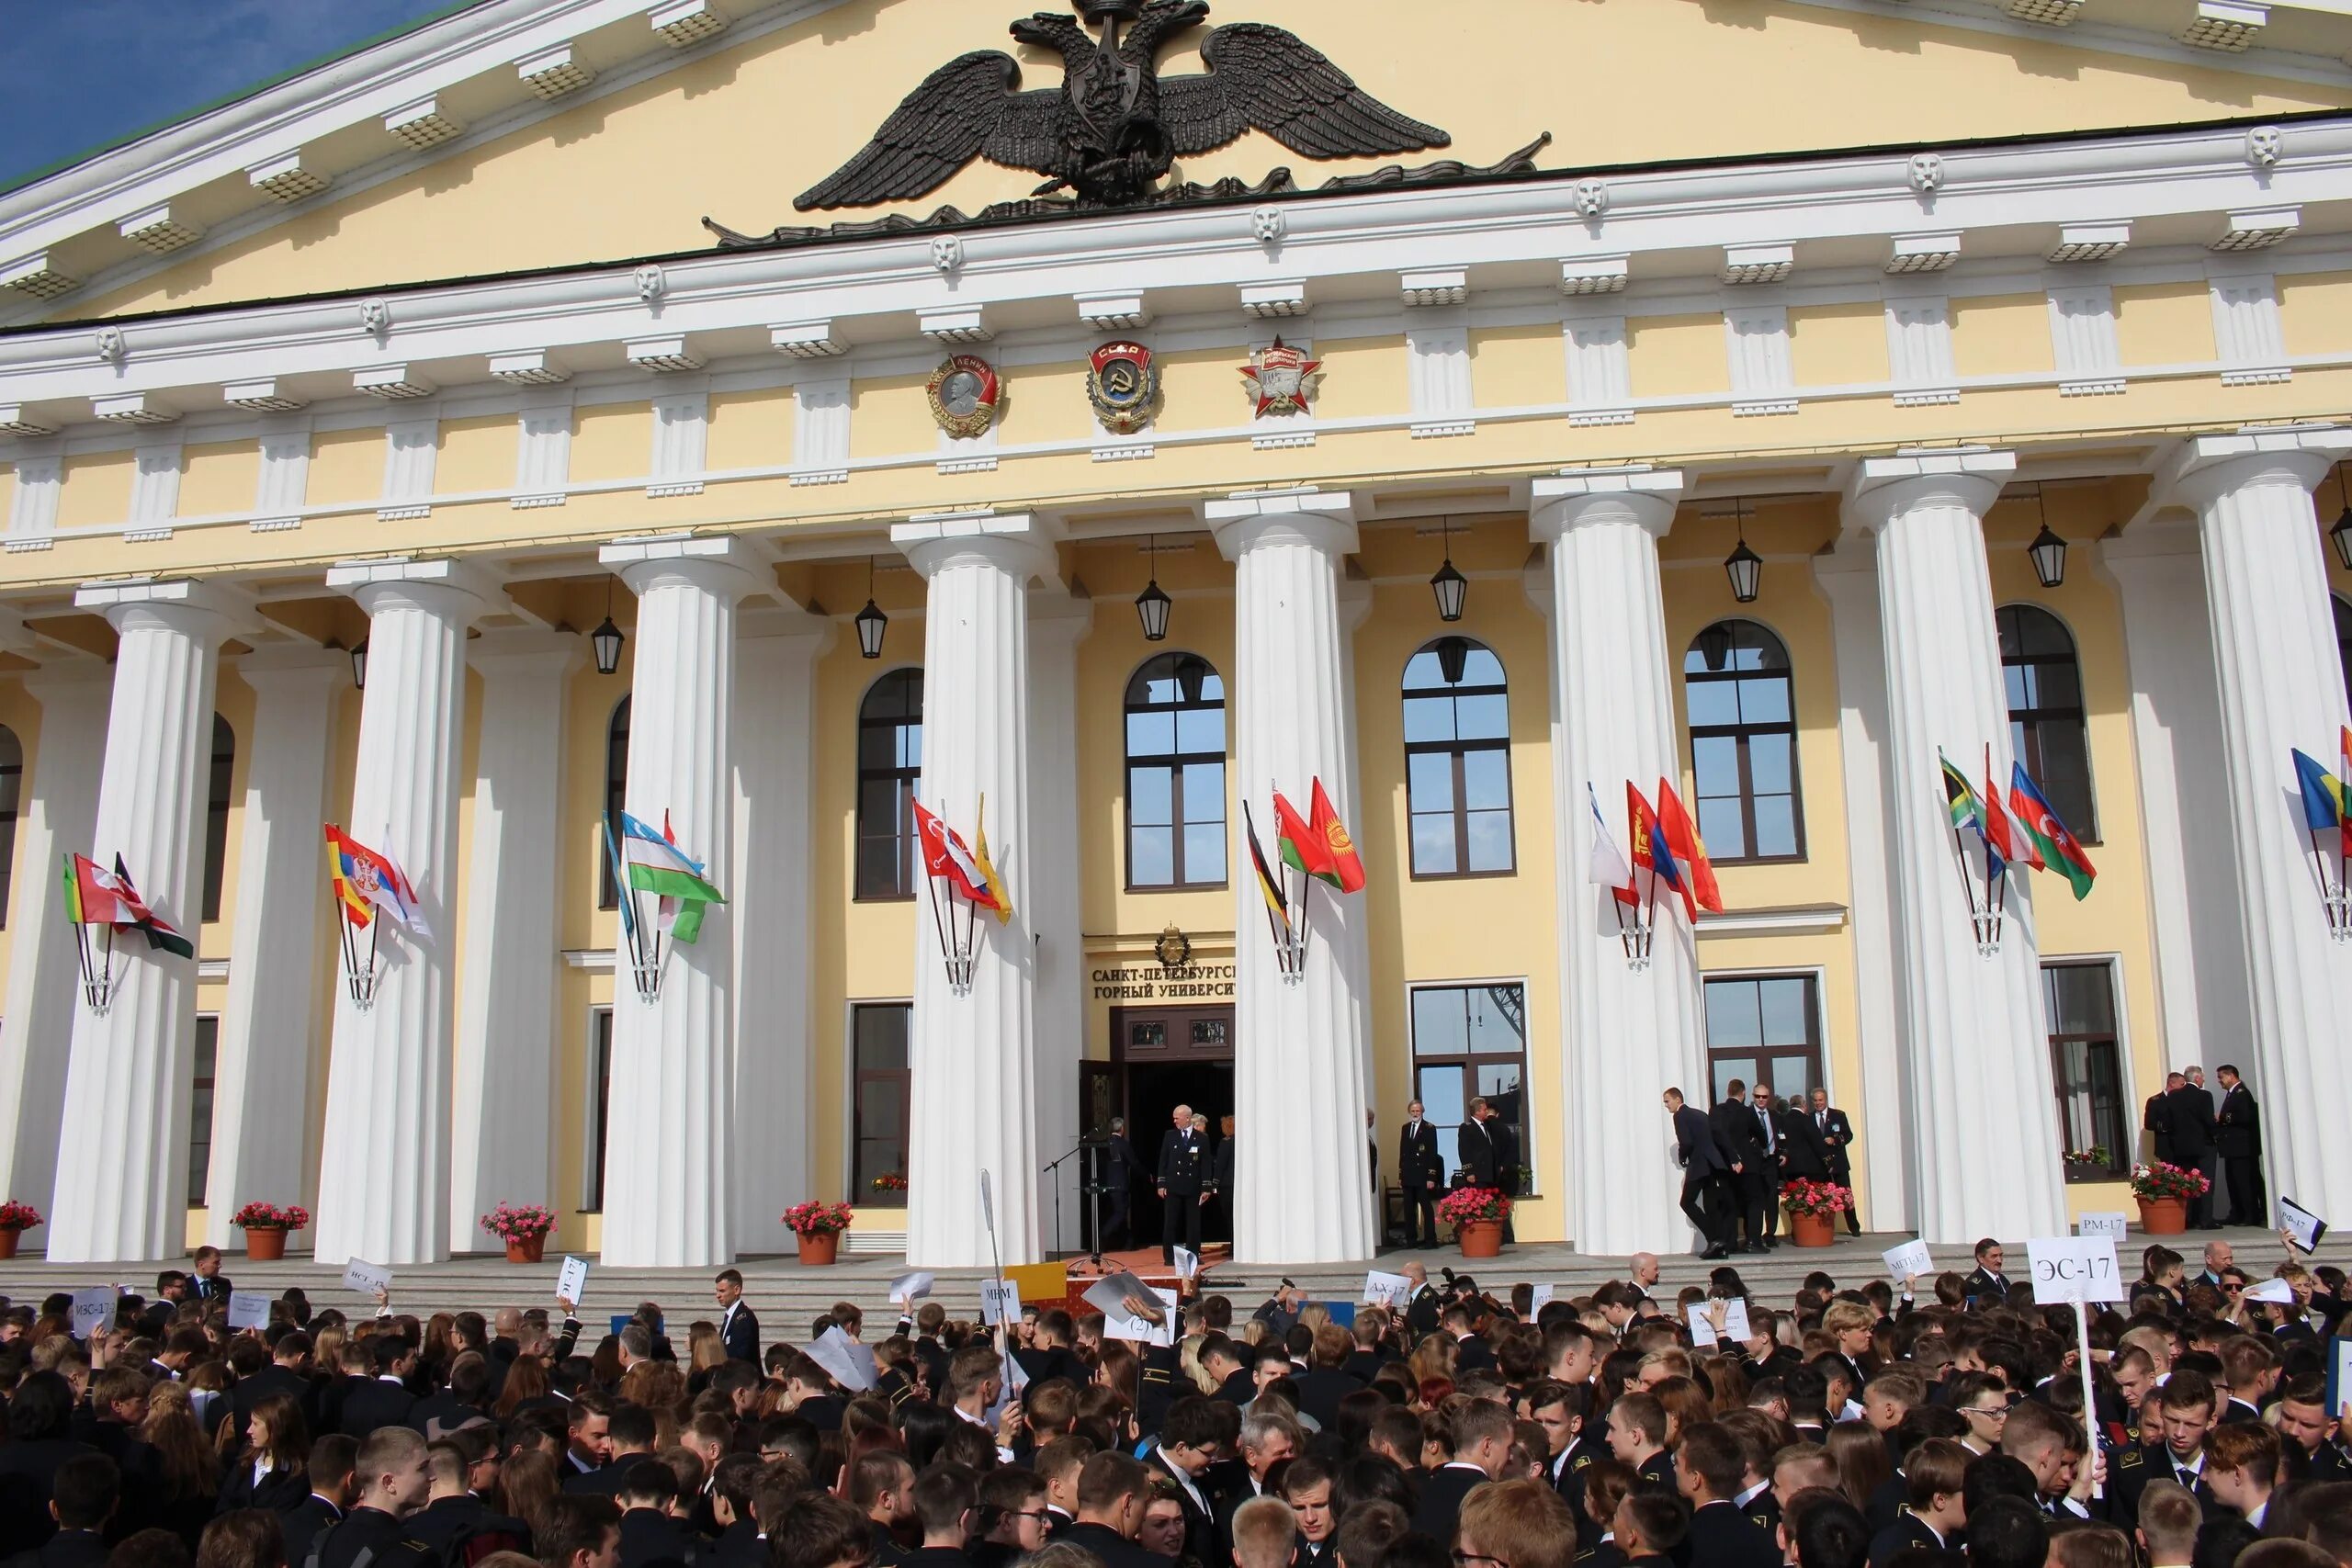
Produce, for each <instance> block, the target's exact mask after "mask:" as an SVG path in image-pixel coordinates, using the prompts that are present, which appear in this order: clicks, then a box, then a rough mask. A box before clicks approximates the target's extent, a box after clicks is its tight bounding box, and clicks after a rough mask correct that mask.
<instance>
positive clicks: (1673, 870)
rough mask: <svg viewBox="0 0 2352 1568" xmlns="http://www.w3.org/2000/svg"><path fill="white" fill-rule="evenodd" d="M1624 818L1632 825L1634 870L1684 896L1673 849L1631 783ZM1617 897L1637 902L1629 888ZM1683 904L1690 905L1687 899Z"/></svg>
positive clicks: (1625, 901) (1679, 871) (1628, 782)
mask: <svg viewBox="0 0 2352 1568" xmlns="http://www.w3.org/2000/svg"><path fill="white" fill-rule="evenodd" d="M1625 815H1626V817H1627V818H1628V819H1630V820H1631V822H1632V823H1633V834H1634V870H1635V871H1636V872H1642V871H1646V872H1648V873H1649V874H1651V876H1653V877H1655V878H1656V879H1657V881H1659V882H1663V883H1665V884H1666V885H1667V886H1668V887H1671V888H1673V889H1674V890H1675V891H1676V892H1677V893H1680V892H1682V890H1683V888H1682V867H1681V865H1680V863H1678V862H1677V861H1676V860H1675V858H1674V849H1673V846H1672V845H1670V844H1668V842H1667V840H1666V833H1665V831H1664V829H1661V828H1659V826H1658V820H1657V812H1655V811H1652V810H1651V809H1650V803H1649V802H1648V801H1646V800H1644V799H1643V798H1642V792H1641V791H1640V790H1637V789H1635V788H1634V781H1633V780H1631V779H1627V780H1626V781H1625ZM1618 897H1619V899H1620V900H1621V901H1622V902H1623V903H1627V904H1631V903H1634V902H1636V901H1637V898H1638V894H1637V892H1636V890H1635V889H1634V888H1633V887H1627V888H1626V889H1625V890H1624V891H1623V893H1621V894H1619V895H1618ZM1684 901H1685V902H1686V903H1687V902H1688V901H1689V900H1688V897H1687V896H1686V897H1685V900H1684Z"/></svg>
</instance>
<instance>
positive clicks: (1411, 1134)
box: [1397, 1100, 1445, 1247]
mask: <svg viewBox="0 0 2352 1568" xmlns="http://www.w3.org/2000/svg"><path fill="white" fill-rule="evenodd" d="M1397 1184H1398V1185H1399V1186H1400V1187H1402V1188H1403V1189H1404V1190H1405V1230H1406V1236H1405V1240H1406V1243H1407V1245H1408V1246H1412V1247H1435V1246H1436V1245H1437V1194H1438V1189H1439V1188H1441V1187H1442V1186H1444V1185H1445V1160H1444V1157H1443V1156H1441V1155H1440V1154H1439V1153H1438V1151H1437V1129H1436V1128H1435V1127H1432V1126H1430V1123H1429V1122H1428V1121H1427V1120H1425V1119H1424V1118H1423V1117H1422V1115H1421V1102H1420V1101H1419V1100H1414V1101H1413V1102H1412V1103H1411V1104H1410V1105H1408V1106H1406V1107H1405V1125H1404V1128H1403V1130H1402V1131H1401V1132H1399V1133H1398V1134H1397Z"/></svg>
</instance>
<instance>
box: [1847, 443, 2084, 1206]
mask: <svg viewBox="0 0 2352 1568" xmlns="http://www.w3.org/2000/svg"><path fill="white" fill-rule="evenodd" d="M2016 468H2017V457H2016V455H2015V454H2013V453H2008V452H1988V451H1985V450H1984V449H1982V448H1957V449H1955V448H1949V447H1947V448H1939V449H1936V450H1932V451H1921V452H1908V453H1900V454H1897V455H1896V456H1894V457H1871V458H1866V459H1864V461H1863V462H1862V464H1861V465H1860V469H1859V471H1858V472H1857V473H1856V475H1855V477H1854V479H1853V481H1852V483H1851V484H1850V485H1849V487H1848V490H1847V495H1846V513H1847V519H1848V525H1849V527H1860V528H1863V529H1867V530H1870V531H1872V532H1874V533H1876V534H1877V536H1878V581H1879V616H1880V620H1881V623H1882V626H1883V635H1884V637H1885V642H1886V697H1887V748H1886V750H1887V763H1886V767H1887V809H1888V813H1889V814H1890V815H1891V816H1892V817H1893V818H1894V888H1895V893H1896V897H1897V899H1898V902H1899V907H1900V910H1901V925H1902V945H1901V948H1900V950H1899V953H1900V958H1901V962H1902V964H1903V970H1904V998H1903V999H1904V1021H1903V1038H1904V1043H1905V1048H1906V1050H1907V1051H1908V1053H1909V1055H1910V1073H1909V1077H1908V1080H1907V1085H1906V1087H1907V1088H1908V1089H1909V1102H1910V1106H1911V1119H1910V1125H1909V1127H1908V1128H1907V1129H1905V1131H1906V1133H1907V1135H1908V1136H1909V1138H1910V1140H1911V1146H1912V1167H1913V1172H1914V1185H1913V1201H1914V1203H1915V1205H1916V1213H1915V1216H1914V1217H1915V1219H1916V1220H1917V1224H1918V1227H1919V1231H1920V1235H1921V1236H1922V1237H1923V1238H1924V1239H1925V1240H1928V1241H1930V1242H1935V1243H1939V1244H1942V1245H1946V1246H1951V1245H1953V1244H1963V1243H1969V1242H1973V1241H1974V1240H1976V1239H1977V1238H1978V1237H1979V1236H1985V1235H1996V1236H2002V1237H2005V1238H2007V1239H2010V1240H2018V1239H2022V1238H2025V1237H2029V1236H2038V1235H2064V1233H2065V1227H2066V1204H2065V1194H2064V1186H2063V1178H2062V1176H2061V1173H2060V1168H2059V1159H2058V1152H2059V1151H2058V1128H2057V1109H2056V1100H2055V1099H2054V1091H2053V1090H2052V1087H2051V1077H2050V1035H2049V1029H2048V1025H2047V1024H2046V1023H2045V1022H2044V1021H2043V1017H2042V1007H2041V958H2040V955H2039V953H2038V952H2037V944H2036V942H2035V941H2034V934H2033V921H2032V907H2031V901H2030V895H2029V893H2028V888H2027V879H2026V877H2025V876H2024V875H2021V874H2020V875H2013V876H2011V877H2010V878H2009V879H2008V899H2007V930H2006V931H2005V932H2004V934H2003V937H2002V940H2001V947H2000V951H1999V952H1998V953H1993V954H1990V955H1986V954H1983V953H1979V952H1978V951H1977V945H1976V936H1975V931H1974V928H1973V925H1972V924H1971V922H1970V919H1969V910H1968V905H1967V903H1966V902H1965V901H1964V900H1963V898H1962V888H1961V883H1960V879H1959V876H1958V874H1957V873H1955V872H1954V870H1953V860H1952V853H1953V852H1952V834H1951V821H1950V818H1949V817H1948V816H1947V815H1946V808H1945V800H1944V791H1943V784H1942V782H1941V776H1940V774H1939V771H1938V765H1937V761H1936V753H1937V750H1938V749H1939V748H1941V749H1942V750H1943V751H1944V752H1945V753H1946V754H1947V755H1949V756H1950V757H1951V760H1952V761H1953V763H1954V764H1956V765H1957V766H1959V767H1960V768H1962V770H1963V771H1965V772H1966V773H1968V775H1969V777H1970V778H1971V779H1972V780H1976V779H1977V777H1978V775H1979V774H1980V773H1982V772H1983V771H1984V765H1985V745H1986V744H1987V743H1988V742H1989V743H1990V744H1991V746H1992V748H1993V773H1994V777H1995V780H1996V782H1998V783H2000V784H2002V785H2003V787H2005V788H2006V786H2007V779H2008V776H2009V760H2010V758H2009V708H2008V700H2007V694H2006V692H2005V689H2004V687H2003V685H2002V679H2001V648H2000V643H1999V640H1998V638H1997V637H1996V633H1995V630H1994V623H1993V584H1992V577H1991V574H1990V572H1989V571H1988V570H1987V568H1986V565H1985V532H1984V527H1983V520H1984V515H1985V509H1986V508H1987V507H1989V506H1991V505H1992V504H1993V502H1994V500H1995V499H1996V497H1997V496H1999V494H2000V493H2001V485H2002V483H2003V481H2004V480H2006V479H2007V477H2008V476H2009V475H2010V474H2011V473H2012V472H2014V471H2015V470H2016ZM1980 787H1982V785H1981V781H1980ZM1979 897H1980V898H1981V897H1982V894H1981V893H1980V894H1979ZM1890 1131H1893V1129H1883V1130H1882V1132H1881V1134H1880V1135H1881V1136H1884V1135H1885V1134H1886V1132H1890Z"/></svg>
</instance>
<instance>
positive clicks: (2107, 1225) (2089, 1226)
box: [2075, 1209, 2131, 1241]
mask: <svg viewBox="0 0 2352 1568" xmlns="http://www.w3.org/2000/svg"><path fill="white" fill-rule="evenodd" d="M2091 1235H2103V1236H2105V1237H2107V1239H2108V1240H2109V1241H2121V1240H2122V1239H2123V1238H2124V1237H2126V1236H2128V1235H2131V1220H2130V1218H2129V1217H2127V1216H2126V1215H2125V1214H2123V1213H2122V1212H2121V1211H2120V1210H2109V1209H2099V1210H2094V1211H2092V1212H2090V1213H2086V1214H2084V1215H2083V1217H2082V1218H2081V1219H2079V1220H2076V1221H2075V1236H2076V1237H2077V1238H2080V1237H2083V1236H2091Z"/></svg>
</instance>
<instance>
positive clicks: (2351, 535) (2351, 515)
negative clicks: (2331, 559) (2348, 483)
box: [2327, 468, 2352, 571]
mask: <svg viewBox="0 0 2352 1568" xmlns="http://www.w3.org/2000/svg"><path fill="white" fill-rule="evenodd" d="M2335 498H2336V499H2337V500H2338V501H2341V502H2343V503H2344V510H2343V512H2342V513H2340V514H2338V515H2337V517H2336V519H2335V527H2333V528H2330V529H2329V530H2328V531H2327V536H2328V539H2329V541H2330V542H2331V543H2333V544H2334V545H2335V558H2336V559H2337V560H2340V561H2342V562H2343V563H2344V570H2346V571H2352V496H2347V495H2346V494H2345V492H2344V470H2343V469H2342V468H2338V469H2336V470H2335Z"/></svg>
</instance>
